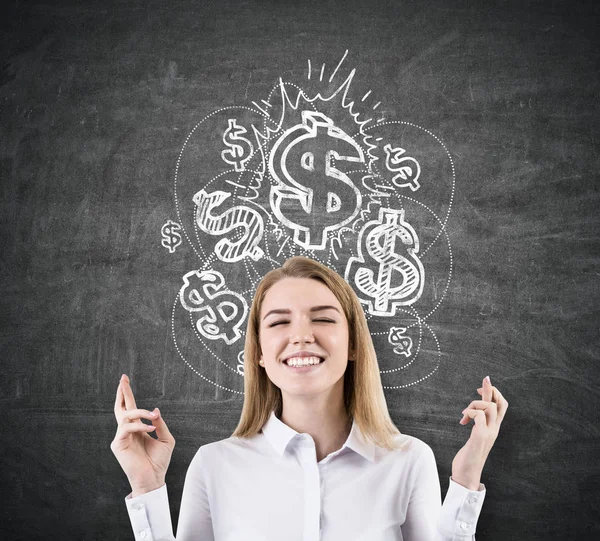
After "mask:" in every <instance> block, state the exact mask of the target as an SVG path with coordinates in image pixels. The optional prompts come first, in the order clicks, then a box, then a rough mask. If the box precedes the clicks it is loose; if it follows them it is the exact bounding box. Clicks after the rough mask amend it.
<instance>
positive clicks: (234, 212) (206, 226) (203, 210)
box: [193, 190, 264, 263]
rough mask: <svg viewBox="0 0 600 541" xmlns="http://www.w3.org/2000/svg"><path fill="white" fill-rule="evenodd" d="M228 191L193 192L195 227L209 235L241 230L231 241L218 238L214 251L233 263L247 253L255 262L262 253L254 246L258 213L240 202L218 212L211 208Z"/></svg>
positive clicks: (260, 233)
mask: <svg viewBox="0 0 600 541" xmlns="http://www.w3.org/2000/svg"><path fill="white" fill-rule="evenodd" d="M230 195H231V194H229V193H227V192H221V191H215V192H212V193H206V191H204V190H200V191H199V192H197V193H196V194H195V195H194V197H193V200H194V203H196V205H197V207H198V212H197V214H196V223H197V224H198V227H199V228H200V229H201V230H202V231H204V232H205V233H208V234H209V235H223V234H224V233H229V232H230V231H232V230H234V229H239V228H242V229H243V234H242V235H238V237H239V238H237V240H235V241H231V240H229V239H221V240H220V241H219V242H217V244H216V246H215V254H216V255H217V257H218V258H219V259H221V261H226V262H228V263H233V262H235V261H241V260H242V259H244V257H246V256H249V257H250V258H252V259H253V260H254V261H258V260H259V259H260V258H261V257H262V256H263V255H264V252H263V250H262V249H261V248H259V247H258V243H259V242H260V241H261V239H262V236H263V231H264V224H263V219H262V217H261V215H260V214H259V213H258V212H257V211H256V210H254V209H251V208H250V207H246V206H244V205H238V206H235V207H231V208H230V209H227V210H226V211H224V212H222V213H221V214H217V215H213V214H212V211H213V210H214V209H215V208H216V207H218V206H219V205H220V204H221V203H222V202H223V201H225V199H227V198H228V197H229V196H230Z"/></svg>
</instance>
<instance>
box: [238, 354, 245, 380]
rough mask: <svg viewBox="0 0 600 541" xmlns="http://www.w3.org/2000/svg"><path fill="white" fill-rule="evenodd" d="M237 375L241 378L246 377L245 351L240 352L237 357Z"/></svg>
mask: <svg viewBox="0 0 600 541" xmlns="http://www.w3.org/2000/svg"><path fill="white" fill-rule="evenodd" d="M237 362H238V365H237V373H238V374H240V375H241V376H243V375H244V350H242V351H240V352H239V353H238V356H237Z"/></svg>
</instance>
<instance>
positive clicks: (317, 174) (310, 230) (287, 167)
mask: <svg viewBox="0 0 600 541" xmlns="http://www.w3.org/2000/svg"><path fill="white" fill-rule="evenodd" d="M333 160H335V164H334V163H333ZM343 161H346V162H355V163H356V162H361V163H364V155H363V151H362V149H361V148H360V146H359V145H358V144H357V143H356V142H355V141H354V140H353V139H352V138H351V137H350V136H349V135H347V134H346V133H344V132H343V131H342V130H341V129H339V128H337V127H336V126H335V125H334V123H333V121H332V120H331V119H330V118H328V117H326V116H325V115H323V114H322V113H317V112H314V111H302V124H297V125H296V126H293V127H292V128H290V129H289V130H287V131H286V132H285V133H284V134H283V135H282V136H281V137H280V138H279V139H278V140H277V141H276V143H275V145H274V146H273V149H272V150H271V154H270V156H269V172H270V174H271V177H272V178H273V180H274V181H275V185H273V186H272V187H271V193H270V204H271V208H272V210H273V213H274V214H275V215H276V216H277V218H278V219H279V220H280V221H281V223H283V224H284V225H286V226H287V227H289V228H291V229H293V230H294V242H296V243H297V244H299V245H300V246H302V247H304V248H306V249H308V250H323V249H324V248H325V245H326V243H327V236H328V233H329V232H330V231H334V230H336V229H339V228H340V227H342V226H344V225H346V224H347V223H348V222H350V221H351V220H352V219H353V218H354V217H355V216H356V215H357V214H358V211H359V210H360V207H361V204H362V198H361V194H360V191H359V190H358V188H357V187H356V186H355V185H354V183H353V182H352V180H351V179H350V178H349V177H348V176H347V175H346V174H345V173H344V172H342V171H341V170H340V169H338V168H337V166H338V162H343Z"/></svg>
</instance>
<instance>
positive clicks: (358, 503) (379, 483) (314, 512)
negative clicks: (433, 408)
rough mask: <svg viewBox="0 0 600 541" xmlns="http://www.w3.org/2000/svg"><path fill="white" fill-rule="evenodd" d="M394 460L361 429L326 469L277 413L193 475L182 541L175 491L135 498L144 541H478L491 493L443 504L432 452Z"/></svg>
mask: <svg viewBox="0 0 600 541" xmlns="http://www.w3.org/2000/svg"><path fill="white" fill-rule="evenodd" d="M396 440H397V441H399V442H400V443H401V444H402V448H400V449H394V450H392V451H390V450H387V449H384V448H381V447H378V446H375V445H374V444H372V443H370V442H369V441H368V440H366V439H365V438H363V437H362V433H361V432H360V430H359V428H358V426H357V425H356V422H353V423H352V430H351V432H350V435H349V436H348V439H347V440H346V442H345V443H344V445H343V446H342V448H341V449H339V450H337V451H334V452H332V453H330V454H329V455H327V456H326V457H325V458H323V459H322V460H321V461H320V462H317V455H316V449H315V443H314V440H313V439H312V437H311V436H310V435H309V434H304V433H303V434H300V433H298V432H296V431H295V430H293V429H292V428H290V427H289V426H287V425H286V424H285V423H283V422H282V421H281V420H280V419H279V418H277V416H276V415H275V413H274V412H273V413H272V414H271V417H270V418H269V420H268V421H267V423H266V424H265V425H264V426H263V429H262V432H261V433H259V434H257V435H255V436H254V437H252V438H237V437H236V438H234V437H229V438H227V439H224V440H221V441H217V442H214V443H209V444H206V445H203V446H201V447H200V449H198V451H197V452H196V454H195V456H194V458H193V459H192V462H191V464H190V466H189V468H188V471H187V474H186V478H185V483H184V487H183V494H182V498H181V509H180V515H179V522H178V527H177V538H175V537H174V536H173V527H172V523H171V514H170V510H169V501H168V497H167V487H166V485H163V486H162V487H160V488H157V489H156V490H153V491H151V492H147V493H146V494H142V495H140V496H137V497H135V498H132V497H131V494H129V495H128V496H127V497H126V498H125V503H126V505H127V511H128V513H129V517H130V520H131V525H132V527H133V531H134V534H135V539H136V541H142V540H143V541H159V540H163V541H164V540H167V541H171V540H174V539H177V541H401V540H404V541H450V540H465V541H474V540H475V527H476V524H477V519H478V517H479V513H480V511H481V507H482V505H483V500H484V498H485V486H484V485H483V484H480V485H479V490H478V491H475V490H468V489H467V488H465V487H463V486H462V485H459V484H458V483H455V482H454V481H453V480H452V479H450V486H449V488H448V492H447V494H446V498H445V499H444V503H443V505H442V503H441V490H440V482H439V477H438V472H437V467H436V463H435V458H434V455H433V451H432V450H431V447H429V445H427V444H426V443H424V442H423V441H421V440H419V439H418V438H414V437H412V436H408V435H406V434H400V435H397V436H396Z"/></svg>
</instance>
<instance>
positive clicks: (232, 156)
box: [221, 118, 254, 171]
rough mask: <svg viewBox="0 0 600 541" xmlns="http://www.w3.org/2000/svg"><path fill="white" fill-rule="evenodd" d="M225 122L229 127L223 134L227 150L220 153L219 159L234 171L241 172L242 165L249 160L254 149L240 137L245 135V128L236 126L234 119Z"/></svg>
mask: <svg viewBox="0 0 600 541" xmlns="http://www.w3.org/2000/svg"><path fill="white" fill-rule="evenodd" d="M227 122H228V123H229V127H228V128H227V129H226V130H225V133H224V134H223V143H225V145H227V146H228V147H229V148H226V149H225V150H222V151H221V158H223V161H225V162H227V163H229V164H231V165H233V167H234V169H235V170H236V171H243V170H244V164H245V163H246V162H247V161H248V160H249V159H250V156H251V155H252V152H253V151H254V147H253V146H252V143H251V142H250V141H248V139H246V138H245V137H242V134H243V133H246V128H244V127H243V126H238V124H237V121H236V119H235V118H230V119H228V121H227Z"/></svg>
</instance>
